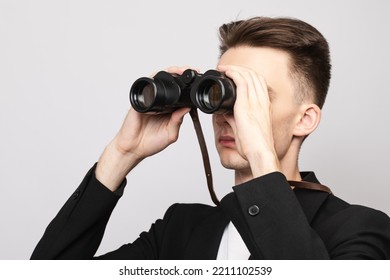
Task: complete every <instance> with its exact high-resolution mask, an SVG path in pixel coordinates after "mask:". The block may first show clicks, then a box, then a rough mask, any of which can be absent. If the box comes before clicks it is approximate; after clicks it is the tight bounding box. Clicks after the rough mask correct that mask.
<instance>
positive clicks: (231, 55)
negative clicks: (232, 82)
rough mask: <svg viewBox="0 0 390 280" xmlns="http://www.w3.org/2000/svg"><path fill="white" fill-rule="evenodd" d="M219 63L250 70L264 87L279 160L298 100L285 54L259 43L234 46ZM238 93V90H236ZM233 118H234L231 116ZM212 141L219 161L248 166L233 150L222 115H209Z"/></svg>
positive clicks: (290, 133) (288, 138)
mask: <svg viewBox="0 0 390 280" xmlns="http://www.w3.org/2000/svg"><path fill="white" fill-rule="evenodd" d="M219 65H236V66H241V67H245V68H250V69H252V70H254V71H255V72H256V73H257V74H259V75H260V76H262V77H263V78H264V79H265V81H266V83H267V87H268V94H269V97H270V102H271V112H270V115H271V121H272V134H273V138H274V144H275V151H276V154H277V156H278V159H279V160H280V161H282V160H283V158H284V157H285V156H286V154H287V152H288V151H289V147H290V143H291V140H292V137H293V129H294V126H295V121H294V119H296V118H297V112H298V109H299V104H298V102H297V99H296V97H295V87H294V83H293V80H292V78H291V75H290V69H289V55H288V54H287V53H286V52H283V51H280V50H276V49H271V48H262V47H261V48H260V47H244V46H243V47H237V48H231V49H229V50H228V51H226V52H225V53H224V54H223V55H222V57H221V59H220V61H219ZM238 94H239V93H238ZM233 120H234V119H233ZM213 126H214V134H215V143H216V147H217V150H218V153H219V156H220V160H221V163H222V165H223V166H224V167H226V168H229V169H235V170H241V169H248V168H249V164H248V162H247V161H246V160H245V159H244V158H242V157H241V156H240V154H239V153H238V152H237V150H236V146H235V141H234V139H231V141H225V140H229V138H230V137H233V138H234V134H233V131H232V128H231V126H230V125H229V124H228V123H227V122H226V119H225V116H224V115H214V116H213Z"/></svg>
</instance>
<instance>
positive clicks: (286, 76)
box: [218, 46, 293, 92]
mask: <svg viewBox="0 0 390 280" xmlns="http://www.w3.org/2000/svg"><path fill="white" fill-rule="evenodd" d="M218 64H220V65H237V66H241V67H245V68H250V69H252V70H254V71H255V72H256V73H257V74H259V75H261V76H263V77H264V79H265V80H266V82H267V85H268V86H269V87H270V88H272V89H273V90H274V91H275V92H285V91H287V92H289V91H291V90H292V89H293V81H292V77H291V75H290V56H289V54H288V53H287V52H285V51H282V50H277V49H273V48H268V47H248V46H240V47H235V48H230V49H228V50H227V51H226V52H225V53H224V54H223V55H222V56H221V58H220V60H219V63H218Z"/></svg>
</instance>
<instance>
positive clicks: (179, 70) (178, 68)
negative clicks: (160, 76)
mask: <svg viewBox="0 0 390 280" xmlns="http://www.w3.org/2000/svg"><path fill="white" fill-rule="evenodd" d="M187 69H192V70H195V71H196V72H198V73H200V69H199V68H196V67H191V66H188V65H187V66H170V67H168V68H166V69H165V70H164V71H166V72H168V73H172V74H178V75H181V74H183V72H184V71H185V70H187Z"/></svg>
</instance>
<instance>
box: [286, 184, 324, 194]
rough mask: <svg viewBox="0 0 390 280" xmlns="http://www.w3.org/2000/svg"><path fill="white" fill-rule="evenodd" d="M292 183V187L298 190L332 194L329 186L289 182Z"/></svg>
mask: <svg viewBox="0 0 390 280" xmlns="http://www.w3.org/2000/svg"><path fill="white" fill-rule="evenodd" d="M288 182H289V183H290V186H292V187H295V188H298V189H307V190H313V191H322V192H327V193H329V194H331V193H332V191H331V190H330V188H328V187H327V186H324V185H321V184H318V183H312V182H307V181H288Z"/></svg>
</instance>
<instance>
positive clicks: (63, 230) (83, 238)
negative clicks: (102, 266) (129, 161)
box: [31, 166, 126, 259]
mask: <svg viewBox="0 0 390 280" xmlns="http://www.w3.org/2000/svg"><path fill="white" fill-rule="evenodd" d="M94 174H95V166H94V167H93V168H92V169H91V170H90V171H89V172H88V173H87V175H86V176H85V178H84V180H83V181H82V183H81V184H80V186H79V187H78V188H77V189H76V191H75V192H74V193H73V194H72V195H71V197H70V198H69V199H68V200H67V202H66V203H65V205H64V206H63V207H62V208H61V210H60V211H59V213H58V214H57V215H56V217H55V218H54V219H53V220H52V221H51V223H50V224H49V226H48V227H47V229H46V231H45V233H44V235H43V237H42V238H41V240H40V241H39V243H38V245H37V246H36V248H35V250H34V252H33V254H32V256H31V259H91V258H92V257H93V256H94V254H95V253H96V251H97V249H98V247H99V245H100V242H101V240H102V237H103V234H104V230H105V228H106V225H107V222H108V220H109V218H110V215H111V213H112V210H113V209H114V207H115V205H116V203H117V202H118V200H119V198H120V197H121V196H122V194H123V190H124V187H125V185H126V181H124V182H123V183H122V185H121V186H120V188H119V189H118V190H117V191H116V192H111V191H110V190H109V189H107V188H106V187H105V186H103V185H102V184H101V183H100V182H99V181H98V180H97V179H96V178H95V175H94Z"/></svg>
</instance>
